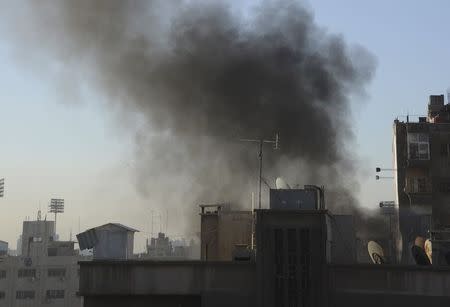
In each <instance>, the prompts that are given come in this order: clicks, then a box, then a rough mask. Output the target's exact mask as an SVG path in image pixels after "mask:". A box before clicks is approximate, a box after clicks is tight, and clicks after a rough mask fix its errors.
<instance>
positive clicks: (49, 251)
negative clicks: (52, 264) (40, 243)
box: [47, 247, 58, 257]
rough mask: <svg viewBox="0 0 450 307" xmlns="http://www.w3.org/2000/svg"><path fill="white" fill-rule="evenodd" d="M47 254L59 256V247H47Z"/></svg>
mask: <svg viewBox="0 0 450 307" xmlns="http://www.w3.org/2000/svg"><path fill="white" fill-rule="evenodd" d="M47 255H48V256H49V257H54V256H58V249H57V248H56V247H49V248H48V249H47Z"/></svg>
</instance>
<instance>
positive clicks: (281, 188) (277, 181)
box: [275, 177, 291, 190]
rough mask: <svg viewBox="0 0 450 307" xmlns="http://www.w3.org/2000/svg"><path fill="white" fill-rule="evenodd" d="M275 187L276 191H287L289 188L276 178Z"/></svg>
mask: <svg viewBox="0 0 450 307" xmlns="http://www.w3.org/2000/svg"><path fill="white" fill-rule="evenodd" d="M275 185H276V187H277V189H278V190H288V189H290V188H291V187H290V186H289V184H287V183H286V181H284V179H283V178H281V177H278V178H277V180H275Z"/></svg>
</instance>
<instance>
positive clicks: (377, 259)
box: [367, 241, 386, 264]
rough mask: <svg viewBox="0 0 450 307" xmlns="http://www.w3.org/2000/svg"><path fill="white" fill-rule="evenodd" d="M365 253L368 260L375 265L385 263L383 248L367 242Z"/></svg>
mask: <svg viewBox="0 0 450 307" xmlns="http://www.w3.org/2000/svg"><path fill="white" fill-rule="evenodd" d="M367 251H368V252H369V256H370V259H372V262H373V263H375V264H383V263H385V262H386V260H385V259H384V252H383V248H382V247H381V246H380V244H378V243H377V242H375V241H369V243H367Z"/></svg>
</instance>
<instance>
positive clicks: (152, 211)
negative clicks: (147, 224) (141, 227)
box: [150, 210, 153, 238]
mask: <svg viewBox="0 0 450 307" xmlns="http://www.w3.org/2000/svg"><path fill="white" fill-rule="evenodd" d="M150 212H151V213H152V226H151V227H152V232H151V233H150V235H151V237H150V238H153V210H150Z"/></svg>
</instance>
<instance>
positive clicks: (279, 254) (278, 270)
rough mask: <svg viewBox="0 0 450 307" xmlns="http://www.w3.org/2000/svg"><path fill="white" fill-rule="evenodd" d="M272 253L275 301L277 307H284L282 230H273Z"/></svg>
mask: <svg viewBox="0 0 450 307" xmlns="http://www.w3.org/2000/svg"><path fill="white" fill-rule="evenodd" d="M273 233H274V243H275V244H274V245H275V246H274V247H275V248H274V251H275V255H274V256H275V259H274V260H275V261H274V264H275V268H274V269H275V280H274V281H275V289H274V290H275V293H274V295H275V301H276V302H278V306H279V307H284V306H285V305H284V300H283V290H284V276H283V266H284V261H283V260H284V259H283V258H284V257H283V255H284V249H283V248H284V240H283V239H284V236H283V230H282V229H279V228H277V229H274V231H273Z"/></svg>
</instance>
